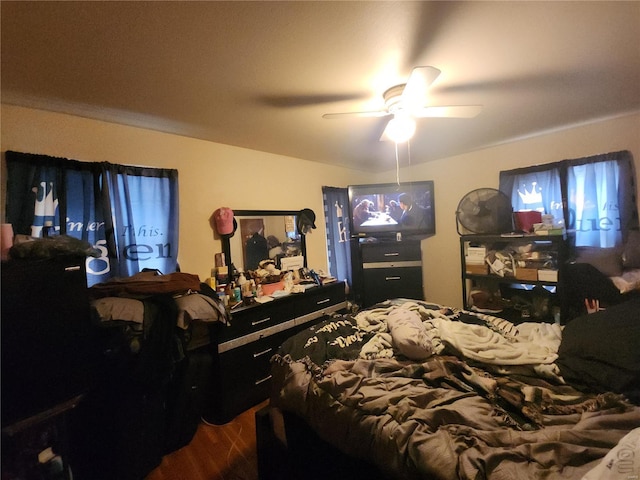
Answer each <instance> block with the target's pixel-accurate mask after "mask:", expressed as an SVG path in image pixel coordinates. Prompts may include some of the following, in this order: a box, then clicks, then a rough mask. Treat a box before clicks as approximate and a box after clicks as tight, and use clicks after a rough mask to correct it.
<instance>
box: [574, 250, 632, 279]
mask: <svg viewBox="0 0 640 480" xmlns="http://www.w3.org/2000/svg"><path fill="white" fill-rule="evenodd" d="M576 252H577V258H576V263H588V264H590V265H593V266H594V267H596V268H597V269H598V270H600V272H602V273H603V274H604V275H606V276H607V277H617V276H620V275H622V255H621V254H620V250H619V249H617V248H600V247H576Z"/></svg>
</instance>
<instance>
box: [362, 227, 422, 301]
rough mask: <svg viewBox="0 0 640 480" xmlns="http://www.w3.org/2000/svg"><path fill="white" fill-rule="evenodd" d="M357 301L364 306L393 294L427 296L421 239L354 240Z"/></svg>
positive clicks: (390, 296)
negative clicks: (423, 276)
mask: <svg viewBox="0 0 640 480" xmlns="http://www.w3.org/2000/svg"><path fill="white" fill-rule="evenodd" d="M353 242H354V244H353V245H352V257H351V258H352V262H353V272H354V289H355V291H356V301H357V302H358V303H360V304H361V306H362V307H363V308H366V307H370V306H371V305H375V304H376V303H378V302H382V301H384V300H387V299H390V298H412V299H416V300H423V299H424V292H423V286H422V285H423V284H422V254H421V250H420V240H403V241H400V242H396V241H379V242H360V241H359V240H358V239H354V240H353Z"/></svg>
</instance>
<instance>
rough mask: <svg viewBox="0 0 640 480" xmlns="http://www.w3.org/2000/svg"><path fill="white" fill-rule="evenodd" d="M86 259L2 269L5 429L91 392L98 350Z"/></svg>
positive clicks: (14, 264)
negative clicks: (96, 348)
mask: <svg viewBox="0 0 640 480" xmlns="http://www.w3.org/2000/svg"><path fill="white" fill-rule="evenodd" d="M86 282H87V281H86V273H85V258H84V257H80V258H78V257H67V256H62V257H57V258H51V259H42V260H40V259H35V260H32V259H29V260H12V261H8V262H3V264H2V322H1V324H2V425H3V427H4V426H6V425H8V424H10V423H13V422H15V421H18V420H22V419H24V418H26V417H30V416H32V415H35V414H37V413H39V412H41V411H43V410H47V409H49V408H51V407H52V406H53V405H56V404H58V403H60V402H63V401H66V400H69V399H70V398H72V397H74V396H76V395H78V394H79V393H82V392H84V391H85V389H86V388H87V386H88V383H89V380H90V372H91V367H92V361H91V358H92V352H93V345H92V340H91V325H90V315H89V299H88V295H87V283H86Z"/></svg>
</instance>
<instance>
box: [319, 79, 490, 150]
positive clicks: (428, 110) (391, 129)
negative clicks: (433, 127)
mask: <svg viewBox="0 0 640 480" xmlns="http://www.w3.org/2000/svg"><path fill="white" fill-rule="evenodd" d="M439 75H440V70H438V69H437V68H435V67H431V66H424V67H415V68H414V69H413V70H412V71H411V75H409V79H408V80H407V83H405V84H400V85H395V86H393V87H391V88H389V89H387V90H386V91H385V92H384V93H383V94H382V97H383V98H384V109H382V110H375V111H370V112H343V113H325V114H324V115H323V116H322V118H328V119H331V118H342V117H387V116H390V117H392V118H391V120H390V121H389V123H387V126H386V128H385V129H384V132H382V136H381V137H380V140H381V141H382V140H391V141H395V142H396V143H402V142H404V141H407V140H408V139H409V138H411V137H412V136H413V134H414V132H415V128H416V124H415V119H416V118H442V117H448V118H473V117H475V116H476V115H478V113H480V110H482V106H481V105H449V106H434V105H425V101H426V97H427V90H428V88H429V86H430V85H431V84H432V83H433V82H434V81H435V80H436V78H438V76H439Z"/></svg>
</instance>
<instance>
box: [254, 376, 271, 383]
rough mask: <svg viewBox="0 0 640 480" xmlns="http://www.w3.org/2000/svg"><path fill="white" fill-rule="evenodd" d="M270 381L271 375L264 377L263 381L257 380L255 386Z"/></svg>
mask: <svg viewBox="0 0 640 480" xmlns="http://www.w3.org/2000/svg"><path fill="white" fill-rule="evenodd" d="M268 380H271V375H269V376H266V377H264V378H263V379H261V380H256V381H255V385H260V384H261V383H264V382H266V381H268Z"/></svg>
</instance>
